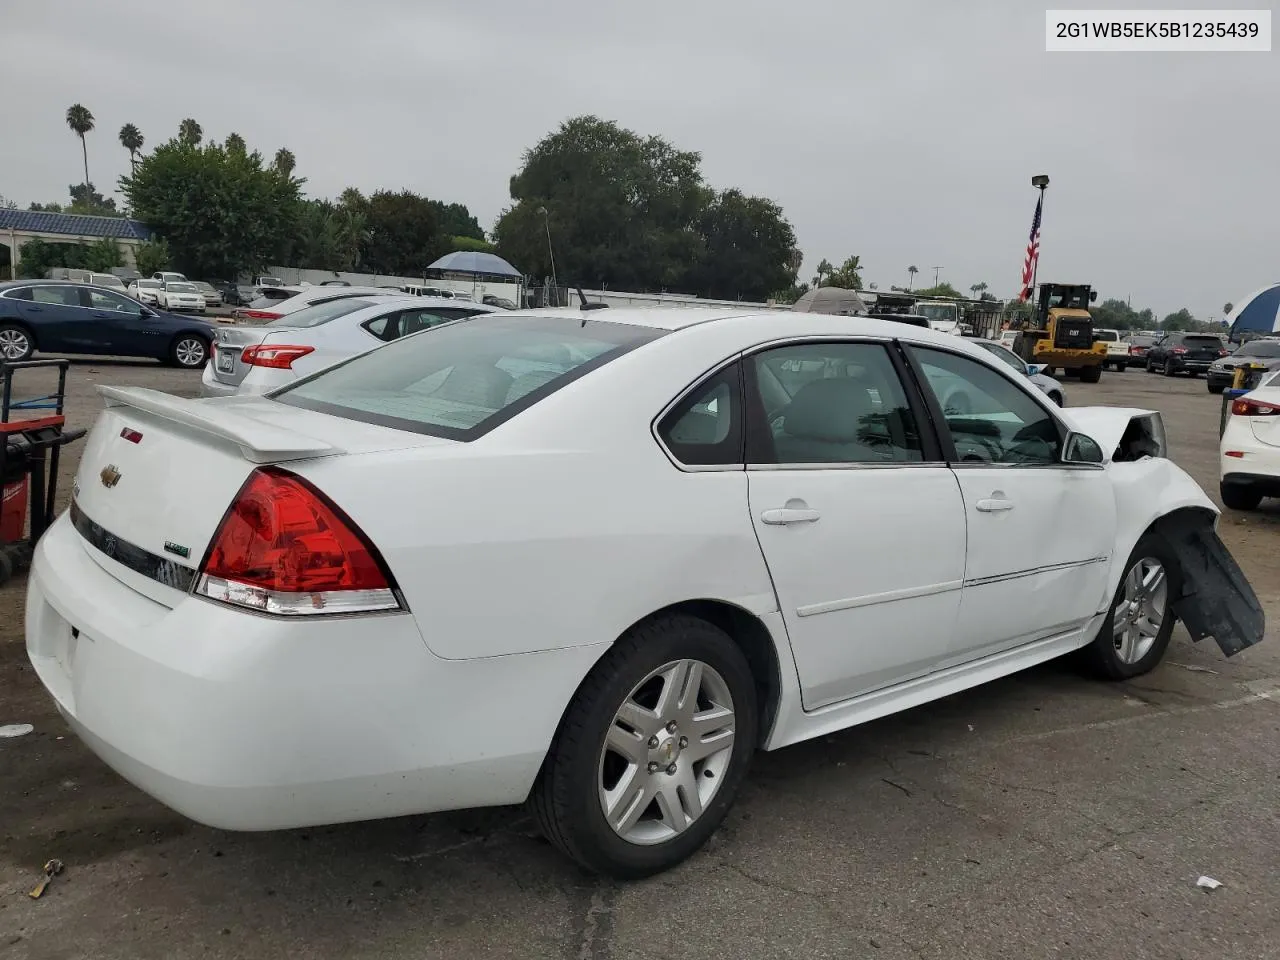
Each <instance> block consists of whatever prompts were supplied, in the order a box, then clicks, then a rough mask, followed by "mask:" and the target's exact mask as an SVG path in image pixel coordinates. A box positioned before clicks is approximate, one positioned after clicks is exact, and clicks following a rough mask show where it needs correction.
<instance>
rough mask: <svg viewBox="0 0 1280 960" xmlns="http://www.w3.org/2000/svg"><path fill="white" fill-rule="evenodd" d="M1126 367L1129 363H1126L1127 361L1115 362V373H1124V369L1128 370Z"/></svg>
mask: <svg viewBox="0 0 1280 960" xmlns="http://www.w3.org/2000/svg"><path fill="white" fill-rule="evenodd" d="M1128 369H1129V364H1127V363H1117V364H1116V373H1124V372H1125V371H1126V370H1128Z"/></svg>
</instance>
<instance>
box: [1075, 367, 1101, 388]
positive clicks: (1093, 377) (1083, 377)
mask: <svg viewBox="0 0 1280 960" xmlns="http://www.w3.org/2000/svg"><path fill="white" fill-rule="evenodd" d="M1101 379H1102V365H1101V364H1098V365H1097V366H1093V367H1081V368H1080V381H1081V382H1082V383H1097V382H1098V381H1099V380H1101Z"/></svg>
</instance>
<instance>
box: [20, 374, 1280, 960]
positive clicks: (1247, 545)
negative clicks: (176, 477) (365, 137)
mask: <svg viewBox="0 0 1280 960" xmlns="http://www.w3.org/2000/svg"><path fill="white" fill-rule="evenodd" d="M98 383H111V384H127V385H136V386H147V387H153V388H156V389H160V390H166V391H169V392H173V393H177V394H180V395H186V396H194V395H196V394H197V392H198V386H199V374H197V373H190V372H184V371H179V370H174V369H168V368H164V367H161V366H159V365H157V364H154V363H149V362H139V363H131V362H122V361H107V360H100V361H99V360H84V361H77V362H76V363H74V364H73V366H72V370H71V373H70V376H69V393H68V400H67V406H68V411H69V420H70V422H71V425H72V426H88V425H90V423H91V422H92V420H93V418H94V416H95V415H96V414H97V412H98V410H99V409H101V403H100V401H99V398H98V397H97V394H96V392H95V390H94V386H95V384H98ZM1066 389H1067V395H1068V404H1069V405H1070V406H1081V405H1087V404H1093V403H1103V404H1116V405H1123V406H1139V407H1148V408H1156V409H1159V410H1161V411H1162V412H1163V413H1164V416H1165V422H1166V426H1167V428H1168V432H1169V438H1170V443H1171V448H1172V456H1173V458H1174V459H1175V460H1176V461H1177V462H1178V463H1179V464H1181V465H1182V466H1183V467H1184V468H1185V469H1187V470H1188V471H1189V472H1190V473H1191V474H1192V476H1194V477H1195V478H1196V479H1197V480H1198V481H1199V482H1200V483H1201V484H1202V485H1203V486H1204V487H1205V489H1206V490H1208V491H1210V492H1211V494H1212V495H1214V496H1215V497H1216V495H1217V436H1218V434H1217V424H1218V410H1219V402H1220V401H1219V398H1218V397H1213V396H1210V395H1209V394H1208V393H1207V391H1206V389H1205V383H1204V380H1203V379H1191V380H1189V379H1186V378H1181V377H1180V378H1176V379H1168V378H1165V377H1159V376H1153V375H1148V374H1146V373H1144V372H1142V371H1140V370H1130V371H1128V372H1126V373H1123V374H1117V373H1107V374H1105V375H1104V377H1103V379H1102V382H1101V383H1099V384H1097V385H1087V384H1081V383H1079V382H1077V381H1067V382H1066ZM78 452H79V447H78V446H76V447H72V448H71V455H70V456H69V457H68V458H67V459H68V462H67V463H66V464H65V465H64V468H63V470H62V476H61V478H60V488H61V494H62V497H63V499H64V500H65V498H66V497H67V496H68V495H69V493H70V486H71V482H70V478H71V474H72V472H73V470H74V467H75V462H76V458H77V456H78ZM1220 532H1221V535H1222V537H1223V539H1224V540H1225V541H1226V543H1227V545H1228V547H1230V549H1231V550H1232V551H1233V553H1234V554H1235V556H1236V558H1237V560H1238V561H1239V562H1240V564H1241V566H1242V567H1243V568H1244V570H1245V572H1246V573H1247V574H1248V575H1249V577H1250V579H1251V581H1252V582H1253V584H1254V587H1255V589H1256V590H1257V592H1258V594H1259V596H1260V597H1261V599H1262V601H1263V604H1264V605H1265V607H1266V608H1267V612H1268V615H1269V618H1270V623H1271V625H1270V626H1269V631H1268V641H1267V642H1265V643H1263V644H1260V645H1259V646H1257V647H1254V648H1251V649H1249V650H1246V651H1245V652H1244V653H1242V654H1240V655H1239V656H1237V657H1235V658H1233V659H1231V660H1230V661H1228V660H1226V659H1225V658H1223V657H1222V655H1221V654H1220V653H1219V651H1218V649H1217V648H1216V646H1213V645H1212V644H1211V643H1208V642H1206V643H1205V644H1203V645H1198V646H1197V645H1193V644H1192V643H1191V641H1190V640H1189V638H1188V637H1187V635H1186V634H1185V632H1183V631H1182V630H1181V628H1179V630H1178V632H1177V633H1175V637H1174V642H1173V645H1172V646H1171V647H1170V652H1169V656H1168V658H1167V659H1166V661H1165V662H1164V663H1163V664H1162V665H1161V667H1160V668H1159V669H1157V670H1156V671H1155V672H1153V673H1151V674H1150V675H1148V676H1145V677H1142V678H1141V679H1139V680H1137V681H1134V682H1130V683H1125V684H1116V685H1108V684H1101V683H1098V682H1095V681H1091V680H1087V679H1084V678H1082V677H1081V676H1080V675H1079V674H1078V673H1076V672H1075V670H1074V669H1073V667H1072V666H1071V665H1070V664H1066V663H1055V664H1050V665H1047V666H1045V667H1042V668H1039V669H1036V670H1033V671H1030V672H1028V673H1024V674H1021V675H1018V676H1015V677H1011V678H1008V679H1005V680H1003V681H1000V682H998V683H995V684H992V685H989V686H985V687H981V688H978V689H976V690H972V691H969V692H967V693H964V694H960V695H957V696H953V697H950V698H948V699H946V700H943V701H940V702H937V703H934V704H931V705H928V706H926V707H922V708H919V709H916V710H913V711H910V712H908V713H905V714H901V715H898V716H895V717H890V718H887V719H884V720H880V721H877V722H874V723H871V724H868V725H865V726H862V727H857V728H854V729H852V730H848V731H845V732H843V733H841V734H838V735H836V736H832V737H827V738H824V739H821V740H818V741H813V742H808V743H805V744H801V745H799V746H796V747H791V748H788V749H786V750H782V751H779V752H776V753H772V754H761V755H759V756H758V758H757V760H756V762H755V765H754V767H753V769H752V772H751V774H750V776H749V780H748V782H747V784H746V785H745V787H744V789H743V792H742V794H741V796H740V798H739V800H738V802H737V803H736V805H735V806H734V808H733V810H732V812H731V813H730V815H729V818H728V820H727V821H726V823H725V826H724V827H723V828H722V829H721V831H720V832H719V833H718V834H717V836H716V837H715V838H714V839H713V841H712V843H711V844H710V846H709V848H708V849H707V850H706V851H704V852H703V853H701V854H699V855H697V856H695V857H694V858H693V859H692V860H690V861H689V862H688V863H686V864H684V865H683V866H682V867H680V868H679V869H677V870H675V871H673V872H671V873H669V874H666V875H663V876H659V877H657V878H655V879H653V880H650V881H646V882H643V883H638V884H632V885H619V884H613V883H609V882H605V881H600V880H598V879H596V878H593V877H590V876H587V875H584V874H582V873H581V872H579V871H578V870H577V869H576V868H575V867H573V866H572V865H571V864H569V863H568V862H567V861H566V860H565V859H563V858H562V857H560V856H559V855H558V854H557V853H555V852H554V851H553V850H552V848H551V847H550V846H549V845H547V844H546V843H545V842H543V841H542V840H541V839H540V838H539V837H538V836H537V834H536V832H535V831H534V829H533V826H532V823H531V821H530V820H529V819H528V818H527V817H526V816H525V815H524V814H523V812H522V811H520V810H511V809H499V810H490V811H478V812H464V813H457V814H445V815H436V816H429V817H409V818H402V819H398V820H393V821H383V822H376V823H367V824H353V825H346V826H338V827H330V828H323V829H313V830H305V831H292V832H282V833H273V834H227V833H221V832H218V831H215V830H211V829H207V828H205V827H201V826H198V825H195V824H193V823H191V822H189V821H187V820H185V819H183V818H182V817H180V816H178V815H177V814H174V813H171V812H170V811H168V810H167V809H166V808H164V807H162V806H160V805H159V804H158V803H156V802H154V801H152V800H150V799H149V798H147V797H146V796H144V795H143V794H141V793H140V792H139V791H137V790H136V789H134V788H133V787H132V786H130V785H129V784H127V783H126V782H124V781H123V780H121V779H120V778H119V777H118V776H116V775H115V774H114V773H113V772H111V771H110V770H109V769H108V768H106V767H105V766H104V765H103V764H102V763H101V762H100V761H98V760H97V759H96V758H95V757H94V756H93V755H92V754H91V753H90V752H89V751H88V750H87V749H86V748H85V747H84V746H82V745H81V744H80V742H79V741H78V740H77V739H75V737H74V736H72V735H71V734H70V733H69V731H68V730H67V728H66V726H65V725H64V724H63V722H62V721H61V719H60V718H59V716H58V714H57V713H56V711H55V710H54V708H53V706H52V701H51V700H50V699H49V697H48V696H47V695H46V694H45V692H44V690H43V688H41V687H40V685H39V683H38V681H37V680H36V678H35V676H34V673H33V672H32V670H31V669H30V667H29V665H28V664H27V660H26V654H25V650H24V647H23V636H22V619H23V599H24V593H25V584H24V582H23V581H22V580H21V579H19V580H15V581H14V582H13V583H11V584H9V585H8V586H7V587H4V588H0V724H5V723H17V722H25V723H31V724H34V726H35V732H34V733H32V734H29V735H27V736H25V737H20V738H17V739H12V740H0V957H4V958H15V960H21V958H71V957H94V958H102V960H109V958H150V957H156V958H160V957H164V958H186V957H196V956H199V957H218V958H222V957H263V956H272V955H282V954H285V953H288V954H291V955H295V956H306V957H313V958H324V957H371V958H372V957H378V958H401V957H403V958H410V957H412V958H435V957H440V958H456V957H510V958H534V957H552V958H565V960H570V958H572V960H578V958H591V960H600V958H610V957H612V958H621V957H655V958H657V957H663V958H673V960H674V958H685V957H688V958H707V957H726V958H728V957H735V958H736V957H741V958H766V957H804V958H822V957H877V958H899V957H900V958H939V960H942V958H945V960H959V958H964V957H990V956H1001V957H1008V958H1039V957H1079V958H1113V957H1114V958H1120V957H1125V958H1155V957H1170V958H1173V957H1179V958H1184V957H1185V958H1200V957H1212V958H1214V960H1222V958H1236V957H1239V958H1257V957H1261V956H1265V955H1271V954H1273V953H1274V951H1275V946H1274V945H1275V944H1276V943H1280V912H1277V910H1276V909H1275V906H1274V904H1275V903H1276V902H1278V901H1280V869H1277V863H1278V857H1277V853H1276V851H1277V850H1280V812H1278V811H1280V750H1277V744H1278V743H1280V643H1278V642H1277V641H1280V631H1277V629H1276V628H1275V626H1274V623H1275V620H1276V617H1277V615H1278V614H1280V549H1278V548H1280V504H1277V502H1276V501H1268V502H1267V503H1266V504H1265V505H1264V507H1263V509H1262V510H1261V511H1258V512H1255V513H1251V514H1239V513H1227V514H1226V515H1224V517H1223V520H1222V524H1221V530H1220ZM902 548H903V549H907V550H913V549H927V544H910V543H904V544H903V545H902ZM181 639H182V638H181V637H175V638H173V640H174V642H175V643H180V642H181ZM355 643H356V650H355V651H354V653H355V655H358V640H357V641H355ZM155 722H156V723H158V724H163V723H164V722H165V718H164V717H163V716H157V717H156V718H155ZM54 857H56V858H58V859H60V860H62V861H63V862H64V863H65V865H66V870H65V872H64V873H63V874H62V875H61V876H59V877H57V878H56V879H55V880H54V882H53V884H52V885H51V887H50V888H49V890H48V892H47V893H46V894H45V895H44V896H43V897H42V898H40V899H38V900H33V899H30V898H29V897H28V896H27V895H26V894H27V891H28V890H29V889H30V888H31V887H32V886H33V885H34V884H35V882H36V880H37V879H38V877H39V876H40V869H41V866H42V864H43V863H44V862H45V861H46V860H48V859H50V858H54ZM1201 875H1208V876H1210V877H1213V878H1215V879H1216V880H1218V881H1220V882H1221V883H1222V884H1223V886H1222V887H1221V888H1219V889H1217V890H1216V891H1214V892H1212V893H1210V892H1207V891H1206V890H1204V889H1201V888H1198V887H1197V885H1196V881H1197V878H1198V877H1200V876H1201ZM1268 944H1271V946H1267V945H1268Z"/></svg>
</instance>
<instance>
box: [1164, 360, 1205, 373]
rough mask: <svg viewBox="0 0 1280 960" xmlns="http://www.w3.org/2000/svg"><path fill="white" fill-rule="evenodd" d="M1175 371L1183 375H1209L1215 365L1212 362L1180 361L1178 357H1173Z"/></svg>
mask: <svg viewBox="0 0 1280 960" xmlns="http://www.w3.org/2000/svg"><path fill="white" fill-rule="evenodd" d="M1171 359H1172V361H1173V369H1175V370H1178V371H1181V372H1183V373H1207V372H1208V370H1209V367H1211V366H1212V365H1213V361H1212V360H1180V359H1179V358H1178V357H1172V358H1171Z"/></svg>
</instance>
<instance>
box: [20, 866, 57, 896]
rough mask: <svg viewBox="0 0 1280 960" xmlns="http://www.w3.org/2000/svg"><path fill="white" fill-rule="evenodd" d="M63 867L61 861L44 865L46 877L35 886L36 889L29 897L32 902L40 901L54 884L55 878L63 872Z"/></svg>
mask: <svg viewBox="0 0 1280 960" xmlns="http://www.w3.org/2000/svg"><path fill="white" fill-rule="evenodd" d="M62 866H63V865H62V861H61V860H50V861H49V862H48V863H46V864H45V865H44V876H43V877H41V878H40V882H39V883H37V884H36V885H35V888H34V889H33V890H32V891H31V892H30V893H28V894H27V896H28V897H30V898H31V899H32V900H39V899H40V898H41V897H42V896H43V895H44V892H45V889H46V888H48V886H49V884H50V883H52V882H53V878H54V877H56V876H57V875H58V874H60V873H61V872H62Z"/></svg>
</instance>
